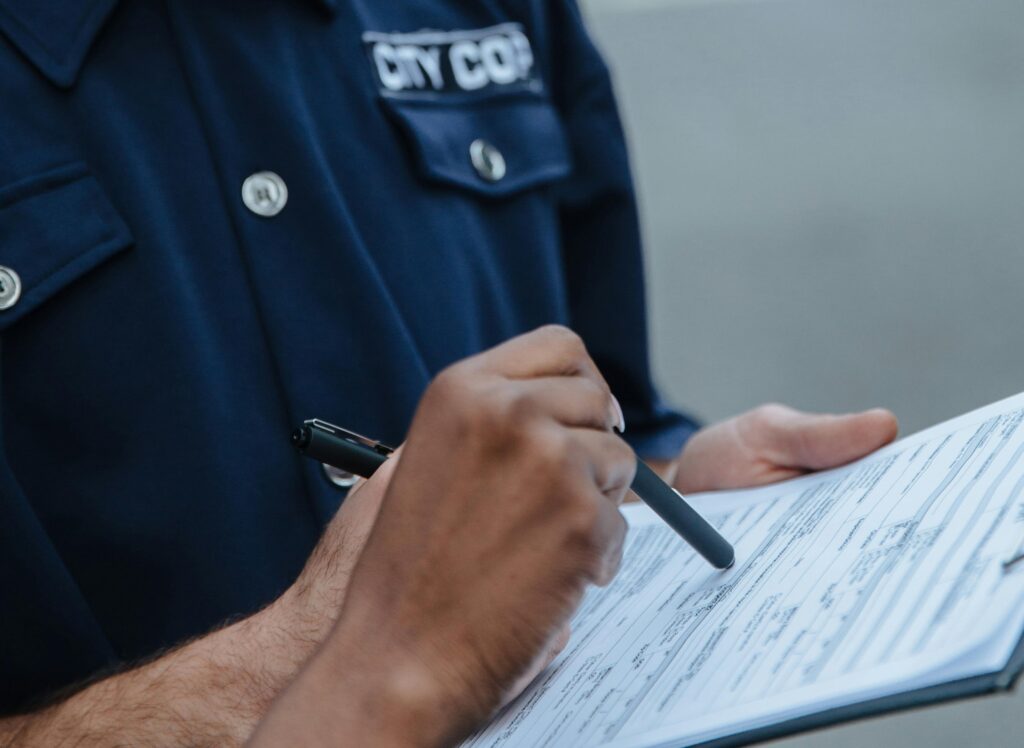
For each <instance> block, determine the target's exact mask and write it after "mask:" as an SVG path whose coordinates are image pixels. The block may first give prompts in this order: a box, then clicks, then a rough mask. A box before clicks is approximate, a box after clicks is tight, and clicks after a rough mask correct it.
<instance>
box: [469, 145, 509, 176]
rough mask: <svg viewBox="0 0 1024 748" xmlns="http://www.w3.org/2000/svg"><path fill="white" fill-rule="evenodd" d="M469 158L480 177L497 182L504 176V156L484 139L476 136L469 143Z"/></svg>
mask: <svg viewBox="0 0 1024 748" xmlns="http://www.w3.org/2000/svg"><path fill="white" fill-rule="evenodd" d="M469 159H470V161H472V162H473V168H474V169H476V173H477V174H479V175H480V177H481V178H482V179H486V180H487V181H488V182H497V181H498V180H500V179H501V178H502V177H504V176H505V157H504V156H502V155H501V151H499V150H498V149H497V148H495V147H494V146H493V145H491V144H490V143H488V142H487V141H486V140H483V139H481V138H477V139H476V140H474V141H473V142H472V143H470V144H469Z"/></svg>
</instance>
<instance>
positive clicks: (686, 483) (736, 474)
mask: <svg viewBox="0 0 1024 748" xmlns="http://www.w3.org/2000/svg"><path fill="white" fill-rule="evenodd" d="M898 429H899V426H898V424H897V422H896V417H895V416H894V415H893V414H892V413H890V412H889V411H888V410H884V409H882V408H876V409H873V410H867V411H864V412H863V413H852V414H848V415H824V414H818V413H804V412H801V411H799V410H794V409H793V408H790V407H787V406H785V405H775V404H771V405H762V406H761V407H759V408H755V409H754V410H751V411H748V412H746V413H743V414H742V415H739V416H735V417H734V418H730V419H728V420H726V421H722V422H721V423H716V424H713V425H711V426H708V427H706V428H703V429H701V430H700V431H698V432H697V433H696V434H694V435H693V437H691V438H690V440H689V441H688V442H687V443H686V446H685V447H684V448H683V451H682V454H680V456H679V458H678V460H676V461H675V464H674V465H672V464H670V465H664V464H662V465H658V464H657V463H652V464H653V465H654V467H655V468H656V469H658V468H661V470H662V474H663V475H665V476H666V478H667V479H668V480H670V481H671V482H672V483H673V484H674V486H675V487H676V489H678V490H679V491H681V492H683V493H686V492H690V493H694V492H697V491H712V490H718V489H727V488H745V487H748V486H760V485H764V484H766V483H775V482H776V481H780V480H786V479H787V478H795V477H797V476H799V475H804V474H805V473H810V472H813V471H815V470H824V469H826V468H832V467H837V466H839V465H845V464H846V463H848V462H852V461H853V460H856V459H858V458H860V457H863V456H864V455H866V454H869V453H870V452H873V451H875V450H876V449H878V448H879V447H882V446H884V445H886V444H888V443H889V442H891V441H892V440H893V439H895V438H896V433H897V431H898ZM673 472H674V473H675V475H674V476H673V475H672V473H673Z"/></svg>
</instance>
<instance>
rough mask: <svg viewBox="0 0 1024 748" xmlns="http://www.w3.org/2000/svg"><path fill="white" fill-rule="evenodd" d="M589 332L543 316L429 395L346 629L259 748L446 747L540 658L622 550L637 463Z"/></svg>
mask: <svg viewBox="0 0 1024 748" xmlns="http://www.w3.org/2000/svg"><path fill="white" fill-rule="evenodd" d="M615 425H621V411H620V410H619V408H618V404H617V403H616V402H615V400H614V398H613V397H612V395H611V392H610V391H609V389H608V386H607V384H606V383H605V381H604V380H603V378H602V377H601V375H600V374H599V373H598V371H597V368H596V366H595V365H594V363H593V362H592V361H591V359H590V357H589V356H588V354H587V352H586V350H585V348H584V346H583V344H582V342H581V341H580V339H579V338H578V337H577V336H576V335H574V334H573V333H571V332H569V331H568V330H565V329H563V328H557V327H548V328H542V329H540V330H537V331H535V332H533V333H530V334H528V335H524V336H521V337H519V338H516V339H514V340H511V341H509V342H507V343H505V344H503V345H501V346H498V347H497V348H494V349H492V350H490V351H487V352H485V353H483V354H480V355H478V356H475V357H473V358H470V359H467V360H465V361H462V362H460V363H458V364H455V365H453V366H452V367H450V368H449V369H447V370H446V371H444V372H442V373H441V374H440V375H439V376H438V377H437V379H436V380H435V381H434V383H433V384H432V385H431V386H430V388H429V389H428V391H427V393H426V394H425V396H424V397H423V400H422V402H421V404H420V408H419V410H418V412H417V414H416V417H415V419H414V422H413V425H412V428H411V430H410V433H409V438H408V440H407V441H406V444H405V447H404V450H403V455H402V458H401V461H400V463H399V464H398V466H397V469H396V471H395V474H394V476H393V478H392V480H391V483H390V486H389V487H388V489H387V493H386V495H385V497H384V500H383V504H382V506H381V509H380V514H379V516H378V518H377V521H376V524H375V525H374V528H373V531H372V533H371V535H370V538H369V540H368V541H367V544H366V547H365V549H364V551H363V554H362V556H361V557H360V559H359V562H358V564H357V566H356V568H355V570H354V572H353V576H352V579H351V582H350V585H349V587H348V590H347V593H346V596H345V602H344V607H343V609H342V613H341V616H340V618H339V620H338V623H337V625H336V627H335V629H334V630H333V632H332V633H331V634H330V636H329V638H328V640H327V642H326V643H325V645H324V646H323V648H322V649H321V650H320V652H319V653H318V654H317V655H316V656H315V657H314V658H313V659H312V661H311V662H310V664H309V665H308V666H307V668H306V669H305V670H304V671H303V673H302V674H300V676H299V677H298V679H297V680H296V682H295V683H294V684H293V685H292V686H291V687H290V688H289V689H288V691H286V693H285V694H284V695H283V697H282V698H281V699H280V700H279V701H278V703H277V704H276V705H275V707H274V708H273V709H272V711H271V714H270V715H269V717H268V718H267V720H266V721H265V722H264V723H263V725H262V726H261V728H260V730H258V731H257V734H256V737H255V740H254V743H255V744H257V745H261V744H265V745H276V744H282V743H281V741H285V742H287V741H293V742H294V741H295V739H296V736H298V735H301V736H302V741H301V742H302V743H303V744H305V745H335V744H340V743H341V742H344V743H345V744H349V745H370V744H372V745H389V744H395V745H439V744H448V743H451V742H452V741H455V740H457V739H458V738H460V737H462V736H464V735H465V734H467V733H468V732H469V731H471V730H472V729H473V728H475V727H476V726H478V725H479V724H481V723H482V722H483V721H484V720H485V719H486V718H487V717H488V716H489V715H490V714H492V713H493V712H494V710H496V709H497V708H498V706H499V705H500V704H501V703H502V702H503V700H505V699H506V698H507V697H508V696H509V694H510V692H511V690H512V689H513V688H514V686H515V685H516V684H517V683H522V681H523V680H524V677H529V675H531V674H532V673H534V672H536V670H538V669H539V666H542V665H543V663H544V656H545V653H546V652H549V651H550V649H551V645H552V642H553V641H554V640H555V639H557V638H558V636H559V632H560V631H564V626H565V624H566V623H567V621H568V619H569V617H570V616H571V614H572V613H573V611H574V610H575V608H576V606H577V605H578V603H579V601H580V598H581V596H582V594H583V592H584V590H585V588H586V585H587V584H588V583H591V582H592V583H597V584H605V583H607V582H608V581H610V580H611V578H612V577H613V575H614V574H615V572H616V570H617V568H618V565H619V562H620V559H621V553H622V543H623V538H624V535H625V529H626V525H625V521H624V519H623V518H622V515H621V514H620V513H619V509H618V505H619V504H620V503H621V501H622V500H623V498H624V496H625V494H626V491H627V489H628V487H629V485H630V483H631V481H632V479H633V474H634V471H635V469H636V465H635V458H634V456H633V453H632V450H630V449H629V447H628V446H627V445H626V444H625V443H624V442H623V441H622V440H621V439H619V438H618V437H616V436H614V435H613V434H612V432H611V429H612V427H613V426H615Z"/></svg>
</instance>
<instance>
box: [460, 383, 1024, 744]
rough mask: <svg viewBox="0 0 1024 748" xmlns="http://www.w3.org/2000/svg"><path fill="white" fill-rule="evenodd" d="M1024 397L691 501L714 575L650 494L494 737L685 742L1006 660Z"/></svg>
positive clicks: (1023, 508)
mask: <svg viewBox="0 0 1024 748" xmlns="http://www.w3.org/2000/svg"><path fill="white" fill-rule="evenodd" d="M1022 422H1024V395H1020V396H1017V397H1015V398H1010V399H1009V400H1005V401H1003V402H1001V403H997V404H995V405H992V406H989V407H987V408H983V409H981V410H979V411H975V412H973V413H971V414H968V415H966V416H962V417H960V418H958V419H955V420H953V421H950V422H948V423H946V424H942V425H940V426H936V427H934V428H932V429H929V430H927V431H925V432H922V433H920V434H917V435H915V436H912V437H908V438H906V439H903V440H901V441H899V442H897V443H895V444H893V445H890V446H889V447H887V448H885V449H883V450H881V451H879V452H877V453H875V454H874V455H871V456H869V457H868V458H866V459H864V460H862V461H860V462H857V463H854V464H853V465H850V466H847V467H845V468H841V469H838V470H834V471H830V472H827V473H819V474H816V475H812V476H807V477H804V478H800V479H797V480H795V481H790V482H787V483H782V484H778V485H775V486H769V487H765V488H760V489H754V490H747V491H732V492H727V493H720V494H705V495H703V496H699V497H692V498H693V501H694V504H695V506H696V507H697V508H698V509H699V510H700V511H701V512H702V513H703V514H704V515H705V516H706V517H708V518H709V519H710V520H711V521H712V522H713V524H715V526H716V527H718V528H719V529H720V530H721V531H722V533H723V534H724V535H725V537H726V538H728V539H729V540H731V541H732V542H733V544H734V545H735V547H736V554H737V563H736V566H735V567H734V568H733V569H731V570H729V571H726V572H719V571H715V570H714V569H712V568H710V567H709V566H708V565H707V563H706V562H705V561H703V559H701V558H700V557H699V556H697V555H696V554H695V553H694V552H693V551H692V550H691V549H690V548H689V547H688V546H687V545H686V544H685V543H684V542H683V541H682V540H680V539H679V538H678V536H676V535H675V534H674V533H673V531H672V530H671V529H669V528H668V527H667V526H665V525H664V524H663V523H662V522H661V521H660V520H659V519H658V518H657V517H656V516H655V515H654V514H653V513H652V512H651V511H650V510H648V509H647V508H646V507H643V506H632V507H629V508H627V509H626V510H625V511H626V515H627V519H628V520H629V522H630V531H629V534H628V537H627V544H626V550H625V557H624V562H623V565H622V569H621V571H620V573H619V575H618V577H617V578H616V579H615V581H614V582H613V583H612V584H611V585H610V586H609V587H607V588H604V589H593V590H591V591H589V592H588V593H587V595H586V596H585V598H584V601H583V604H582V606H581V608H580V610H579V611H578V613H577V614H576V616H575V617H574V619H573V636H572V639H571V641H570V644H569V646H568V648H567V649H566V650H565V651H564V652H563V653H562V655H560V656H559V658H558V659H557V660H556V661H555V662H554V663H553V664H552V665H551V667H550V668H549V669H548V670H547V671H546V672H545V673H543V674H542V675H541V676H540V677H539V678H538V679H537V680H536V681H535V682H534V683H533V685H532V686H531V687H530V688H529V689H528V690H527V691H526V692H525V693H524V694H523V695H522V696H521V697H520V698H519V699H517V700H516V701H515V702H513V703H512V704H511V705H509V707H507V708H506V709H505V710H504V712H503V713H502V714H500V715H499V716H498V718H497V719H496V720H495V721H494V722H493V723H492V724H491V725H490V726H489V727H488V728H486V729H485V730H483V731H482V732H481V733H480V734H478V735H477V736H476V737H474V738H472V739H471V740H469V741H468V742H467V744H466V745H469V746H473V747H474V748H478V747H483V746H501V747H502V748H506V747H512V746H531V747H532V746H559V748H561V747H563V746H565V747H568V746H600V745H610V746H616V747H619V748H625V747H626V746H656V745H674V746H677V745H685V744H689V743H694V742H701V741H704V740H708V739H711V738H714V737H721V736H724V735H729V734H735V733H739V732H743V731H745V730H749V729H753V728H756V727H760V726H763V725H766V724H772V723H775V722H779V721H782V720H784V719H790V718H793V717H797V716H802V715H805V714H809V713H813V712H817V711H821V710H822V709H825V708H829V707H833V706H839V705H842V704H847V703H854V702H858V701H863V700H866V699H870V698H875V697H879V696H884V695H888V694H891V693H895V692H900V691H905V690H910V689H911V688H918V687H923V686H926V685H932V684H935V683H940V682H947V681H949V680H952V679H955V678H961V677H967V676H970V675H977V674H981V673H990V672H996V671H998V670H1000V669H1001V668H1002V667H1003V665H1004V664H1005V662H1006V660H1007V658H1008V657H1009V655H1010V653H1011V651H1012V650H1013V647H1014V646H1015V644H1016V642H1017V641H1018V639H1019V638H1020V636H1021V631H1022V629H1024V563H1022V564H1021V565H1020V567H1021V568H1015V569H1013V570H1011V571H1008V572H1005V571H1004V570H1003V568H1002V561H1003V560H1004V559H1006V558H1009V557H1011V556H1012V555H1013V554H1014V553H1015V552H1016V550H1017V549H1018V548H1019V547H1020V546H1021V544H1022V542H1024V428H1022V427H1021V426H1022Z"/></svg>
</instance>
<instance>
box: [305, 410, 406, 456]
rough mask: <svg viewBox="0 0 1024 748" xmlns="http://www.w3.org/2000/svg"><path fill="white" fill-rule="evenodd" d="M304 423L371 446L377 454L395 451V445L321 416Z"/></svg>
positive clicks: (362, 444) (350, 440) (361, 444)
mask: <svg viewBox="0 0 1024 748" xmlns="http://www.w3.org/2000/svg"><path fill="white" fill-rule="evenodd" d="M302 423H303V425H304V426H308V427H309V428H311V429H319V430H320V431H326V432H327V433H328V434H331V435H332V436H336V437H338V438H340V439H344V440H345V441H349V442H353V443H355V444H359V445H360V446H363V447H369V448H370V449H372V450H373V451H374V452H376V453H377V454H381V455H384V456H388V455H390V454H391V453H393V452H394V451H395V449H394V447H389V446H388V445H387V444H384V443H382V442H379V441H376V440H374V439H371V438H369V437H368V436H363V435H362V434H357V433H356V432H355V431H349V430H348V429H344V428H342V427H341V426H336V425H334V424H333V423H328V422H327V421H323V420H321V419H319V418H310V419H308V420H306V421H303V422H302Z"/></svg>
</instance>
